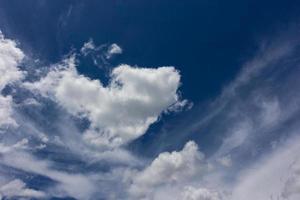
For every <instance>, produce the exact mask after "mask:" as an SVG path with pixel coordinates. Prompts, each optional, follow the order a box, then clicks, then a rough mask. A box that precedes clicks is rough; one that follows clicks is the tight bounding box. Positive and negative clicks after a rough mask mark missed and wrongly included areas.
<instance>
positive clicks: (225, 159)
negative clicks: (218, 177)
mask: <svg viewBox="0 0 300 200" xmlns="http://www.w3.org/2000/svg"><path fill="white" fill-rule="evenodd" d="M217 161H218V162H219V163H220V164H221V165H223V166H224V167H230V166H231V165H232V160H231V155H226V156H222V157H220V158H218V159H217Z"/></svg>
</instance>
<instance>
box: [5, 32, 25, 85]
mask: <svg viewBox="0 0 300 200" xmlns="http://www.w3.org/2000/svg"><path fill="white" fill-rule="evenodd" d="M23 58H24V53H23V52H22V51H21V50H20V49H19V48H18V47H17V44H16V43H15V42H14V41H13V40H10V39H6V38H4V36H3V35H2V33H1V32H0V74H1V77H0V91H1V90H2V89H3V88H4V87H5V85H7V84H9V83H12V82H14V81H17V80H20V79H21V78H22V77H23V72H22V71H20V70H19V69H18V67H17V66H18V65H19V64H20V62H21V61H22V59H23Z"/></svg>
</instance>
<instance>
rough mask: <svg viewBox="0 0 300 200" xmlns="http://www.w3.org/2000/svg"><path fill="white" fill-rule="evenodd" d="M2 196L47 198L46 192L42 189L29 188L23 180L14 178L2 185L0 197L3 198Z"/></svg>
mask: <svg viewBox="0 0 300 200" xmlns="http://www.w3.org/2000/svg"><path fill="white" fill-rule="evenodd" d="M1 197H6V198H14V199H15V198H18V197H30V198H45V197H46V194H45V193H44V192H42V191H38V190H34V189H30V188H27V187H26V184H25V183H24V182H23V181H21V180H20V179H14V180H12V181H10V182H9V183H6V184H4V185H2V186H0V199H2V198H1Z"/></svg>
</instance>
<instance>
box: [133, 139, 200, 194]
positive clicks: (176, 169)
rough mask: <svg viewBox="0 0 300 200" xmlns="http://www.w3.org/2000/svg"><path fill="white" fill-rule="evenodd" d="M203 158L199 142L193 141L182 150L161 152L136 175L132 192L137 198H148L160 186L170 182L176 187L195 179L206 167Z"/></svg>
mask: <svg viewBox="0 0 300 200" xmlns="http://www.w3.org/2000/svg"><path fill="white" fill-rule="evenodd" d="M203 158H204V155H203V154H202V153H200V152H199V151H198V146H197V144H196V143H194V142H192V141H190V142H188V143H187V144H186V145H185V146H184V148H183V149H182V151H179V152H177V151H173V152H171V153H169V152H164V153H161V154H160V155H159V156H158V157H157V158H156V159H154V160H153V162H152V163H151V164H150V165H149V166H148V167H146V168H145V169H144V170H143V171H141V172H138V173H137V174H136V175H135V177H134V179H133V183H132V185H131V187H130V193H131V194H132V195H133V196H134V197H136V198H146V199H148V198H149V196H151V195H154V192H155V190H156V189H158V187H162V186H163V187H164V186H166V185H168V184H171V185H173V186H174V187H175V186H176V184H181V183H182V182H185V181H189V180H193V178H195V177H194V176H199V174H200V173H202V172H203V171H204V169H205V167H206V166H205V165H203V163H202V161H203ZM149 199H150V198H149Z"/></svg>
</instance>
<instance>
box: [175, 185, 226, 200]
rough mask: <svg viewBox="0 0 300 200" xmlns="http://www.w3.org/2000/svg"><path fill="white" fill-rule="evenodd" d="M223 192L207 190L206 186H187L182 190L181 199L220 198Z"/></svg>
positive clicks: (222, 197) (219, 199) (209, 199)
mask: <svg viewBox="0 0 300 200" xmlns="http://www.w3.org/2000/svg"><path fill="white" fill-rule="evenodd" d="M224 196H225V195H223V194H221V193H219V192H217V191H214V190H209V189H207V188H194V187H191V186H187V187H185V188H184V190H183V192H182V198H181V199H182V200H222V199H224Z"/></svg>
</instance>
